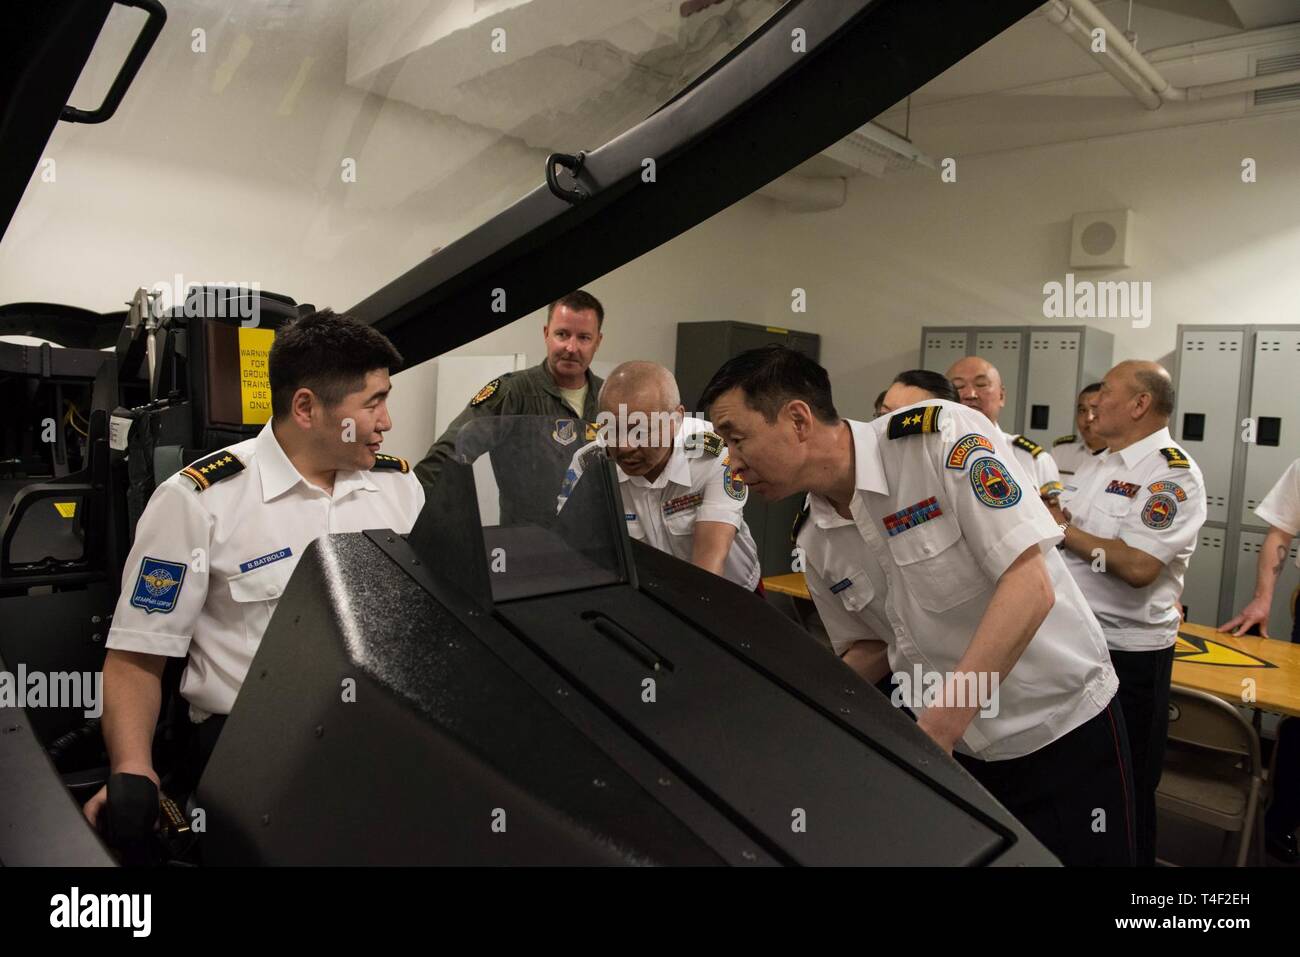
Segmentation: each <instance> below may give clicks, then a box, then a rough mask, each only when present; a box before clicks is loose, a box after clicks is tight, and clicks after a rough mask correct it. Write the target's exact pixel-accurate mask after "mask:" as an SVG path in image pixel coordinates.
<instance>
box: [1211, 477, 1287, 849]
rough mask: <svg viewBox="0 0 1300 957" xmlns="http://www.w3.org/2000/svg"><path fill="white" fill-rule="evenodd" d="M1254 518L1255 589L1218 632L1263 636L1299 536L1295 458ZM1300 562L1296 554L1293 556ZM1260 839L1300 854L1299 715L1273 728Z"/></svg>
mask: <svg viewBox="0 0 1300 957" xmlns="http://www.w3.org/2000/svg"><path fill="white" fill-rule="evenodd" d="M1255 517H1256V518H1258V519H1259V520H1260V521H1262V522H1266V523H1268V527H1269V528H1268V534H1267V535H1266V536H1264V544H1263V545H1262V546H1261V547H1260V550H1259V567H1258V568H1257V569H1256V571H1255V594H1254V597H1252V598H1251V600H1250V603H1249V604H1247V605H1246V607H1245V608H1243V609H1242V610H1241V612H1240V614H1238V615H1237V616H1236V617H1235V618H1233V619H1232V620H1231V621H1229V622H1228V623H1227V624H1225V625H1220V626H1219V630H1220V631H1230V632H1232V633H1233V634H1234V635H1244V634H1246V632H1248V631H1249V630H1250V629H1252V628H1254V627H1255V626H1256V625H1258V626H1259V633H1260V634H1261V635H1263V636H1264V637H1265V638H1269V637H1277V638H1281V637H1282V636H1281V635H1275V636H1270V635H1269V633H1268V619H1269V613H1270V611H1271V610H1272V606H1273V592H1274V590H1275V589H1276V587H1277V577H1278V576H1279V575H1280V574H1282V568H1283V566H1285V565H1286V559H1287V554H1288V552H1290V550H1291V542H1292V541H1293V540H1294V539H1295V537H1296V536H1297V535H1300V459H1296V460H1295V461H1294V462H1292V463H1291V467H1290V468H1288V469H1287V470H1286V471H1285V472H1283V473H1282V477H1281V478H1280V479H1278V481H1277V484H1276V485H1274V486H1273V488H1272V490H1271V491H1270V492H1269V493H1268V494H1267V495H1265V496H1264V500H1263V501H1262V502H1260V503H1259V505H1258V506H1256V508H1255ZM1296 564H1297V565H1300V556H1297V557H1296ZM1298 598H1300V592H1298V593H1297V594H1295V595H1292V596H1291V597H1290V602H1291V615H1292V620H1291V640H1292V641H1296V642H1300V614H1297V604H1296V602H1297V599H1298ZM1264 822H1265V826H1264V838H1265V842H1266V846H1267V847H1268V849H1269V851H1270V853H1272V854H1273V855H1275V856H1276V857H1278V858H1279V859H1281V860H1284V861H1287V862H1288V863H1293V862H1295V861H1296V860H1297V859H1300V851H1298V849H1297V847H1296V828H1297V827H1300V720H1297V719H1296V718H1287V719H1286V720H1285V721H1283V722H1282V725H1281V727H1279V728H1278V731H1277V776H1276V778H1275V779H1274V781H1273V803H1272V804H1270V805H1269V808H1268V814H1267V815H1265V818H1264Z"/></svg>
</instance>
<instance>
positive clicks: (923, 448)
mask: <svg viewBox="0 0 1300 957" xmlns="http://www.w3.org/2000/svg"><path fill="white" fill-rule="evenodd" d="M849 426H850V428H851V429H852V434H853V445H854V461H855V468H856V481H857V490H856V492H855V493H854V496H853V501H852V504H851V512H852V514H853V519H852V520H851V521H850V520H847V519H843V518H841V517H840V516H839V515H838V514H837V513H836V512H835V510H834V508H833V507H832V506H831V505H830V503H829V502H826V501H824V500H820V499H819V497H818V496H816V495H812V496H809V514H808V519H809V520H807V521H805V522H804V523H803V525H802V527H801V528H800V529H799V531H798V534H797V542H798V545H799V547H800V549H802V553H801V554H802V556H803V559H804V563H805V577H806V579H807V581H808V590H809V593H810V594H811V595H812V597H813V600H814V601H815V602H816V604H817V608H818V611H819V613H820V614H821V616H822V619H823V621H824V622H825V623H826V625H827V631H828V633H829V634H830V636H831V639H832V642H833V643H834V645H835V647H836V650H837V651H840V652H843V651H844V650H846V649H847V648H848V647H849V646H850V645H851V644H852V643H853V642H854V641H856V640H859V639H863V638H879V639H881V640H883V641H885V642H886V644H887V646H888V652H889V664H890V668H891V669H892V670H893V671H894V672H900V671H902V672H908V673H914V671H915V668H916V667H918V666H919V667H920V669H921V670H922V672H923V673H924V674H929V673H937V674H939V675H947V674H950V673H954V672H956V670H957V665H958V662H959V661H960V660H961V658H962V656H963V655H964V654H965V653H966V650H967V648H968V647H969V645H970V643H971V639H972V638H973V637H974V635H975V631H976V629H977V627H978V626H979V623H980V620H981V619H982V618H983V616H984V613H985V611H986V610H987V608H988V603H989V599H990V597H991V596H992V594H993V592H994V589H995V588H996V586H997V582H998V579H999V578H1001V576H1002V574H1003V572H1005V571H1006V570H1007V568H1008V567H1010V565H1011V564H1012V562H1014V561H1015V560H1016V559H1017V558H1018V557H1019V556H1020V555H1021V554H1022V553H1024V552H1025V551H1027V550H1028V549H1031V548H1037V549H1039V550H1040V551H1041V553H1042V554H1043V557H1044V560H1045V561H1046V563H1047V569H1048V573H1049V575H1050V576H1051V580H1052V584H1053V587H1054V590H1055V592H1056V603H1055V605H1054V606H1053V608H1052V610H1051V612H1049V614H1048V616H1047V618H1046V619H1045V620H1044V622H1043V624H1042V625H1041V626H1040V627H1039V630H1038V632H1037V633H1036V634H1035V636H1034V638H1033V640H1032V641H1031V642H1030V643H1029V645H1028V647H1027V648H1026V649H1025V651H1024V653H1023V654H1022V655H1021V657H1020V659H1019V661H1018V662H1017V663H1016V665H1015V667H1014V668H1013V669H1012V670H1011V671H1010V673H1008V674H1007V675H1006V676H1004V678H1003V680H1002V683H1001V686H1000V688H999V707H998V713H997V714H996V715H990V716H985V715H983V714H981V715H977V716H976V718H975V720H974V721H972V722H971V725H970V727H969V728H968V729H967V731H966V733H965V735H963V737H962V739H961V741H959V742H958V743H957V749H958V750H960V751H962V752H963V753H966V754H972V755H975V756H978V757H980V758H983V759H985V760H1002V759H1008V758H1016V757H1021V756H1023V755H1026V754H1029V753H1031V752H1033V751H1036V750H1038V749H1039V748H1041V747H1043V746H1045V745H1047V744H1049V743H1051V742H1052V741H1055V740H1056V739H1058V738H1060V737H1062V736H1063V735H1065V734H1067V733H1068V732H1070V731H1072V730H1074V729H1075V728H1077V727H1078V726H1079V725H1081V724H1083V723H1084V722H1086V721H1088V720H1089V719H1090V718H1092V717H1094V716H1095V715H1097V714H1098V713H1100V712H1101V711H1102V710H1103V709H1104V708H1105V707H1106V705H1107V704H1108V703H1109V702H1110V700H1111V698H1112V697H1113V696H1114V694H1115V690H1116V688H1117V686H1118V685H1117V681H1116V678H1115V672H1114V670H1113V668H1112V667H1111V663H1110V656H1109V654H1108V653H1107V651H1106V643H1105V639H1104V637H1103V636H1102V633H1101V629H1100V627H1099V626H1098V625H1097V621H1096V619H1095V618H1094V617H1093V615H1092V613H1091V612H1090V611H1089V610H1088V607H1087V605H1086V603H1085V602H1084V600H1083V595H1082V594H1081V593H1080V591H1079V588H1078V586H1077V585H1075V584H1074V580H1073V579H1072V578H1071V577H1070V575H1069V573H1068V572H1067V571H1066V569H1065V566H1064V564H1063V563H1062V561H1061V558H1060V556H1059V555H1058V554H1057V552H1056V549H1055V547H1054V546H1055V545H1056V544H1057V543H1058V542H1059V541H1060V540H1061V532H1060V529H1059V528H1058V527H1057V525H1056V523H1055V522H1054V521H1053V520H1052V516H1051V513H1050V512H1048V511H1047V509H1046V507H1045V506H1044V505H1043V503H1042V501H1041V500H1040V498H1039V496H1038V491H1037V487H1036V485H1035V477H1034V476H1031V475H1030V474H1029V473H1028V472H1027V471H1026V470H1025V469H1024V468H1023V466H1022V465H1021V464H1020V462H1019V461H1018V460H1017V459H1016V458H1015V457H1014V455H1013V453H1012V449H1011V446H1010V444H1009V443H1008V442H1007V441H1006V439H1005V437H1004V436H1003V434H1002V433H1001V432H1000V431H999V430H997V429H996V428H991V427H990V423H989V421H988V419H986V418H985V417H984V416H983V415H982V414H980V413H979V412H976V411H974V410H972V409H969V408H967V407H965V406H962V405H957V404H955V403H952V402H947V401H942V400H930V401H927V402H926V403H924V404H921V405H917V406H912V407H911V408H909V409H905V410H903V411H901V412H898V413H895V414H894V415H893V416H891V417H889V418H884V417H882V418H879V419H876V420H875V421H873V422H854V421H850V422H849ZM891 436H893V437H891Z"/></svg>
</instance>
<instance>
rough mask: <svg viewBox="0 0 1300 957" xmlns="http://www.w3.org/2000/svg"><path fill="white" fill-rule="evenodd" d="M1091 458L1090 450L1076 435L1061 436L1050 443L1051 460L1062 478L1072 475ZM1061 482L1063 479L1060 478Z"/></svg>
mask: <svg viewBox="0 0 1300 957" xmlns="http://www.w3.org/2000/svg"><path fill="white" fill-rule="evenodd" d="M1092 456H1093V452H1092V449H1090V448H1088V446H1087V444H1086V443H1085V442H1084V441H1083V439H1081V438H1079V437H1078V436H1077V435H1063V436H1061V437H1060V438H1059V439H1057V440H1056V441H1055V442H1053V443H1052V458H1053V459H1055V460H1056V467H1057V469H1059V470H1060V472H1061V475H1062V476H1066V475H1073V474H1074V473H1075V472H1077V471H1079V469H1081V468H1082V467H1083V463H1085V462H1087V461H1089V460H1090V459H1091V458H1092ZM1061 481H1065V479H1064V478H1062V479H1061Z"/></svg>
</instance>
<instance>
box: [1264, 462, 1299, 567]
mask: <svg viewBox="0 0 1300 957" xmlns="http://www.w3.org/2000/svg"><path fill="white" fill-rule="evenodd" d="M1255 517H1256V518H1258V519H1259V520H1260V521H1261V522H1267V523H1268V524H1269V525H1272V526H1273V527H1274V528H1280V529H1281V530H1282V531H1284V532H1286V533H1287V534H1288V535H1290V536H1291V537H1292V538H1295V536H1297V535H1300V459H1296V460H1295V461H1294V462H1292V463H1291V465H1290V467H1289V468H1288V469H1287V470H1286V471H1285V472H1283V473H1282V477H1281V478H1280V479H1278V480H1277V484H1276V485H1274V486H1273V488H1272V489H1270V490H1269V493H1268V494H1267V495H1265V496H1264V500H1263V501H1262V502H1260V503H1259V505H1257V506H1256V507H1255ZM1296 564H1297V565H1300V555H1297V556H1296Z"/></svg>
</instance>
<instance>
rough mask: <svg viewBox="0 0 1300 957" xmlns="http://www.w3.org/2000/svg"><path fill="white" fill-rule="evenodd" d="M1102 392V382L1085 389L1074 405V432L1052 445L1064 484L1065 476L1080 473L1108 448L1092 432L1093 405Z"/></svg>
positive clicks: (1060, 437) (1059, 438) (1053, 455)
mask: <svg viewBox="0 0 1300 957" xmlns="http://www.w3.org/2000/svg"><path fill="white" fill-rule="evenodd" d="M1100 391H1101V383H1100V382H1094V383H1092V385H1089V386H1085V387H1084V389H1083V391H1082V392H1080V393H1079V397H1078V399H1077V400H1075V404H1074V432H1073V433H1071V434H1070V435H1062V436H1059V437H1058V438H1057V439H1056V441H1054V442H1053V443H1052V458H1054V459H1055V460H1056V467H1057V468H1058V469H1060V470H1061V475H1062V479H1061V481H1062V482H1064V481H1065V479H1064V476H1067V475H1073V474H1074V473H1075V472H1077V471H1079V469H1081V468H1082V467H1083V464H1084V463H1085V462H1090V461H1091V460H1092V457H1093V456H1094V455H1096V454H1097V453H1098V452H1100V451H1101V450H1102V449H1104V448H1105V447H1106V443H1105V442H1103V441H1102V440H1101V439H1099V438H1097V435H1096V433H1094V432H1093V430H1092V425H1093V415H1092V404H1093V403H1094V402H1096V401H1097V393H1098V392H1100Z"/></svg>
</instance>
